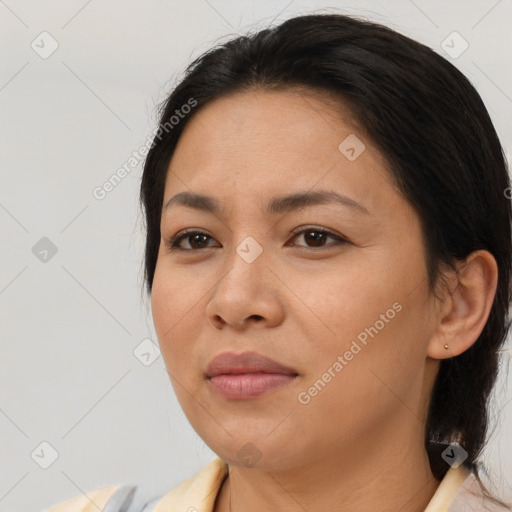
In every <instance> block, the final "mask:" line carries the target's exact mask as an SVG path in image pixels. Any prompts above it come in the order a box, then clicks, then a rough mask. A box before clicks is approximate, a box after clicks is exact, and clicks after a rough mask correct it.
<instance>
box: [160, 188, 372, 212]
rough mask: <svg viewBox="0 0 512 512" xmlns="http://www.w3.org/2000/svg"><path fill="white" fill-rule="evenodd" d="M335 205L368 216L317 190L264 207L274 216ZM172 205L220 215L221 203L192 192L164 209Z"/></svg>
mask: <svg viewBox="0 0 512 512" xmlns="http://www.w3.org/2000/svg"><path fill="white" fill-rule="evenodd" d="M330 203H337V204H341V205H343V206H347V207H349V208H351V209H353V210H354V211H355V212H357V213H360V214H365V215H370V212H369V211H368V209H367V208H365V207H364V206H363V205H362V204H360V203H358V202H357V201H355V200H354V199H352V198H350V197H348V196H345V195H342V194H338V193H337V192H332V191H330V190H318V191H314V192H309V191H307V192H296V193H294V194H289V195H286V196H281V197H274V198H272V199H271V200H270V201H269V202H268V203H267V205H266V207H265V211H266V212H267V213H268V214H269V215H276V214H281V213H286V212H290V211H293V210H299V209H301V208H305V207H307V206H313V205H320V204H330ZM173 205H181V206H186V207H188V208H194V209H196V210H200V211H204V212H207V213H213V214H216V215H218V214H220V212H221V203H220V201H218V200H217V199H215V198H214V197H210V196H206V195H203V194H195V193H192V192H180V193H179V194H176V195H175V196H173V197H171V199H169V201H168V202H167V204H166V205H165V207H164V210H165V211H167V210H168V209H169V208H170V207H171V206H173Z"/></svg>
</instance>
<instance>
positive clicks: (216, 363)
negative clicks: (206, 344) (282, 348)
mask: <svg viewBox="0 0 512 512" xmlns="http://www.w3.org/2000/svg"><path fill="white" fill-rule="evenodd" d="M242 373H273V374H276V373H279V374H283V375H298V374H297V372H296V371H295V370H293V369H292V368H290V367H288V366H285V365H283V364H280V363H278V362H276V361H274V360H273V359H270V358H268V357H265V356H264V355H262V354H258V353H257V352H243V353H241V354H237V353H235V352H223V353H222V354H219V355H218V356H216V357H214V358H213V359H212V360H211V361H210V363H209V364H208V366H207V368H206V377H208V378H211V377H216V376H217V375H239V374H242Z"/></svg>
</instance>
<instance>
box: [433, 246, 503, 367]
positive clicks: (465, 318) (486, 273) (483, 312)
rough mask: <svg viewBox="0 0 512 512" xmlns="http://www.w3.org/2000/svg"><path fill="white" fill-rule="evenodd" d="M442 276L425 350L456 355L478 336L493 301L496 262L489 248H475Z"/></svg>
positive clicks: (436, 354)
mask: <svg viewBox="0 0 512 512" xmlns="http://www.w3.org/2000/svg"><path fill="white" fill-rule="evenodd" d="M446 278H447V279H446V283H447V284H446V286H445V287H444V289H443V293H442V300H441V304H440V306H439V309H438V317H437V327H436V330H435V332H434V334H433V336H432V338H431V339H430V341H429V344H428V350H427V354H428V355H429V356H430V357H432V358H434V359H446V358H449V357H455V356H458V355H459V354H461V353H462V352H464V351H465V350H467V349H468V348H469V347H471V346H472V345H473V343H475V341H476V340H477V339H478V337H479V336H480V334H481V333H482V331H483V329H484V326H485V323H486V322H487V319H488V317H489V313H490V311H491V307H492V304H493V301H494V296H495V293H496V288H497V283H498V265H497V263H496V260H495V259H494V256H493V255H492V254H491V253H490V252H489V251H485V250H478V251H474V252H472V253H471V254H470V255H469V256H468V257H467V258H466V260H465V261H463V262H462V263H459V264H458V268H457V270H456V271H454V270H452V269H450V270H449V271H448V273H447V274H446ZM445 345H447V346H448V349H446V348H445Z"/></svg>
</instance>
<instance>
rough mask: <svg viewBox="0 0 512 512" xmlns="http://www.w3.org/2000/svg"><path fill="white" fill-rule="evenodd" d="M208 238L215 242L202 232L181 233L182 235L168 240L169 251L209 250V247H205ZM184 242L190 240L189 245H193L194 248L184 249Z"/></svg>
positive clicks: (178, 234)
mask: <svg viewBox="0 0 512 512" xmlns="http://www.w3.org/2000/svg"><path fill="white" fill-rule="evenodd" d="M208 238H211V239H212V240H213V238H212V237H211V236H210V235H207V234H206V233H203V232H202V231H185V232H183V231H181V232H180V233H177V234H176V235H175V236H174V237H172V238H171V239H170V240H167V241H166V244H167V247H168V248H169V250H171V251H174V250H178V251H193V250H197V249H205V248H206V249H208V247H207V246H205V243H206V240H207V239H208ZM182 240H188V242H189V245H191V246H192V247H191V248H188V249H185V248H184V247H182V246H181V241H182ZM194 245H198V246H199V247H194Z"/></svg>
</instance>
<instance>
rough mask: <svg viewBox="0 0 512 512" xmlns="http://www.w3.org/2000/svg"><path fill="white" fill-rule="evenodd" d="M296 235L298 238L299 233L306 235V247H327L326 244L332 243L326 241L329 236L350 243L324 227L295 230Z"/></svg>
mask: <svg viewBox="0 0 512 512" xmlns="http://www.w3.org/2000/svg"><path fill="white" fill-rule="evenodd" d="M294 233H295V237H294V238H297V237H298V236H299V235H302V236H303V237H304V241H305V242H306V244H307V245H306V246H305V247H311V248H314V247H325V246H326V245H332V244H325V241H326V240H327V239H329V238H332V239H334V240H336V241H337V242H340V243H348V240H345V239H344V238H341V237H340V236H338V235H335V234H334V233H331V232H330V231H326V230H324V229H318V228H306V229H302V230H300V231H294Z"/></svg>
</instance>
